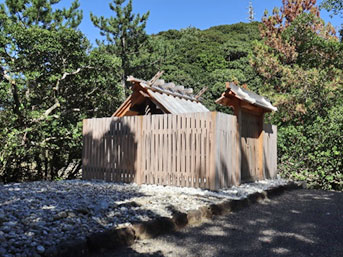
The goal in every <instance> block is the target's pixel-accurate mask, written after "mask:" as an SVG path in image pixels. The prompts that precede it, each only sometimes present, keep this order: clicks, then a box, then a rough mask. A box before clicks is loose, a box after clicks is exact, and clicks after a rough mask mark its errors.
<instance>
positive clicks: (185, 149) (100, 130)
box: [82, 112, 276, 189]
mask: <svg viewBox="0 0 343 257" xmlns="http://www.w3.org/2000/svg"><path fill="white" fill-rule="evenodd" d="M268 128H269V127H268ZM273 128H274V127H273ZM240 130H241V129H240V128H239V127H238V126H237V118H236V116H233V115H227V114H223V113H216V112H204V113H192V114H184V115H174V114H164V115H149V116H131V117H122V118H116V117H112V118H97V119H87V120H84V121H83V136H84V138H83V160H82V161H83V168H82V172H83V174H82V177H83V179H100V180H106V181H113V182H128V183H131V182H135V183H138V184H142V183H144V184H158V185H174V186H185V187H200V188H208V189H219V188H223V187H229V186H231V185H238V184H239V183H240V182H241V162H240V158H241V152H242V149H241V147H242V146H241V143H240V133H241V132H240ZM269 132H270V133H268V134H266V135H265V136H264V140H265V141H266V144H264V146H263V150H264V155H265V158H264V160H265V161H264V162H265V165H266V168H264V172H265V173H268V174H269V175H270V176H274V172H275V171H276V159H275V161H274V160H269V157H268V156H267V157H266V155H269V156H273V158H274V157H275V158H276V150H275V149H276V128H275V129H274V130H270V128H269ZM274 146H275V149H274ZM274 151H275V154H274Z"/></svg>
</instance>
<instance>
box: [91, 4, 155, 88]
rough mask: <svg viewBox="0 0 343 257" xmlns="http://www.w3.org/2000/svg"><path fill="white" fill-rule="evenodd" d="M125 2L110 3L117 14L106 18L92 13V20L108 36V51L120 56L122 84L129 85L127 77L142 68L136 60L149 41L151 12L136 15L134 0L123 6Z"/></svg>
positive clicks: (103, 34)
mask: <svg viewBox="0 0 343 257" xmlns="http://www.w3.org/2000/svg"><path fill="white" fill-rule="evenodd" d="M124 2H125V0H113V3H110V9H111V10H112V11H113V12H114V13H115V16H111V17H110V18H104V17H103V16H101V17H96V16H94V15H93V14H92V13H91V20H92V22H93V24H94V25H95V26H96V27H97V28H99V29H100V34H101V35H102V36H105V37H106V43H107V47H106V49H107V50H108V53H109V54H114V55H116V56H118V57H119V58H120V60H121V68H122V71H121V77H122V84H123V85H125V84H126V86H127V87H129V86H130V85H129V84H128V83H127V82H126V78H127V77H128V76H129V75H134V74H135V71H136V70H137V68H140V67H137V66H135V65H134V64H135V63H134V62H135V59H137V58H139V54H140V52H141V50H140V49H141V48H142V47H143V45H144V44H145V43H146V42H148V41H147V38H148V36H147V34H146V33H145V27H146V22H147V19H148V17H149V12H148V13H146V14H143V15H142V16H140V15H139V14H137V15H134V14H133V13H132V0H129V2H128V4H127V5H126V6H122V5H123V4H124ZM102 44H104V42H101V41H98V45H102Z"/></svg>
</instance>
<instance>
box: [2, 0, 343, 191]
mask: <svg viewBox="0 0 343 257" xmlns="http://www.w3.org/2000/svg"><path fill="white" fill-rule="evenodd" d="M59 2H60V1H59V0H19V1H18V0H6V1H5V2H4V3H3V4H1V5H0V59H1V64H0V72H1V78H0V180H1V181H3V182H5V183H8V182H14V181H30V180H40V179H49V180H53V179H60V178H74V177H75V176H77V174H78V172H79V170H80V167H81V162H80V159H81V153H82V120H83V119H85V118H92V117H106V116H110V115H111V114H112V113H113V112H114V111H115V110H116V109H117V108H118V106H119V105H120V103H121V102H123V100H124V99H125V95H127V94H129V92H130V89H129V85H128V84H127V83H126V77H127V76H128V75H133V76H135V77H137V78H142V79H146V80H148V79H150V78H151V77H152V76H153V75H154V74H155V73H156V72H157V71H160V70H163V71H164V75H163V79H165V80H166V81H173V82H175V83H178V84H182V85H184V86H187V87H192V88H194V90H195V93H197V92H199V91H200V90H201V89H202V88H204V87H205V86H207V87H208V90H207V91H206V92H205V94H204V95H203V96H202V99H203V103H204V104H205V105H206V106H207V107H208V108H209V109H210V110H217V111H221V112H226V113H230V110H229V109H227V108H223V107H221V106H219V105H216V104H215V103H214V101H215V100H216V99H217V98H218V97H219V96H220V95H221V93H222V92H223V90H224V85H225V82H227V81H234V82H236V83H237V84H239V85H243V84H247V85H248V87H249V89H250V90H252V91H255V92H257V93H260V94H262V95H264V96H267V97H268V98H269V99H270V100H271V101H272V102H273V104H274V105H275V106H277V107H278V109H279V111H278V112H276V113H273V114H270V115H268V116H267V117H266V119H267V120H268V122H271V123H273V124H276V125H277V126H278V167H279V170H280V173H281V174H282V176H285V177H288V178H292V179H297V180H305V181H307V183H308V185H309V186H310V187H313V188H322V189H327V190H332V189H333V190H343V174H342V171H343V134H342V132H341V131H342V130H343V43H342V36H343V33H342V30H341V31H335V30H334V28H333V27H332V26H331V25H330V24H328V23H325V22H324V21H323V20H322V19H321V17H320V15H319V8H325V9H326V10H328V11H330V12H331V13H332V15H337V16H338V17H342V15H343V1H342V0H326V1H323V2H322V3H321V6H318V5H317V3H316V0H282V2H281V1H280V8H279V9H278V8H276V9H274V10H273V12H272V13H271V14H268V13H265V15H264V17H263V19H262V21H260V22H256V21H252V22H249V23H237V24H232V25H221V26H215V27H211V28H209V29H206V30H200V29H197V28H194V27H189V28H186V29H181V30H168V31H162V32H160V33H158V34H153V35H148V34H147V33H146V31H145V28H146V24H147V23H148V22H149V13H145V14H134V13H133V11H132V2H131V1H125V0H113V2H112V3H111V4H110V9H111V11H112V13H113V15H112V16H111V17H109V18H105V17H101V16H100V17H98V16H96V15H93V14H91V20H92V22H93V24H94V26H95V27H96V28H98V29H99V32H100V34H99V35H100V36H102V37H100V36H99V39H101V40H97V45H96V47H92V46H91V44H90V43H89V40H88V39H87V38H86V36H85V35H84V34H83V33H82V32H81V31H80V30H79V25H80V22H81V21H82V12H81V10H80V8H79V7H80V5H79V2H78V1H74V2H72V4H71V5H70V6H69V7H68V8H62V9H59V8H56V5H57V4H58V3H59Z"/></svg>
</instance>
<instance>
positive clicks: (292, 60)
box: [252, 0, 343, 190]
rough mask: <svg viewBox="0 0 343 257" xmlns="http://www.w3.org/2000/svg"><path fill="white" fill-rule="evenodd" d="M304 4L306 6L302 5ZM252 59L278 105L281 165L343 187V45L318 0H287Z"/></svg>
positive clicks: (317, 183) (318, 183)
mask: <svg viewBox="0 0 343 257" xmlns="http://www.w3.org/2000/svg"><path fill="white" fill-rule="evenodd" d="M300 7H301V8H300ZM261 34H262V36H263V41H261V42H256V43H255V50H254V55H253V56H252V64H253V66H254V68H255V69H256V71H257V72H258V74H259V76H260V77H261V78H262V82H263V83H262V85H261V88H260V92H262V93H263V94H264V95H267V96H269V97H270V98H271V99H272V100H273V101H274V103H275V104H276V105H277V106H278V107H279V112H277V113H276V114H275V115H273V116H272V121H273V122H275V123H276V124H277V125H278V126H279V134H278V135H279V140H278V149H279V153H278V156H279V168H280V170H281V171H282V173H283V174H284V175H285V176H289V177H291V178H295V179H301V180H306V181H307V182H308V183H309V185H311V186H314V187H321V188H325V189H336V190H338V189H340V190H341V189H342V188H343V184H342V182H343V176H342V172H341V171H342V169H343V164H342V159H343V148H342V136H341V129H342V99H343V70H342V67H343V66H342V60H343V58H342V57H343V45H342V43H340V42H339V41H338V39H337V38H336V37H335V32H334V30H333V29H332V27H331V26H330V25H325V24H324V22H323V21H322V20H321V19H320V17H319V13H318V9H317V7H316V6H315V1H312V0H311V1H307V2H306V4H303V3H302V2H301V1H294V2H290V1H284V5H283V7H282V8H281V9H280V11H279V10H276V11H275V12H274V13H273V15H272V16H266V17H265V18H264V19H263V26H261Z"/></svg>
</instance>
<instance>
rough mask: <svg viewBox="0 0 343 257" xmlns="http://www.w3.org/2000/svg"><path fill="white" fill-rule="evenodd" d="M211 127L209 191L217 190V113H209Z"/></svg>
mask: <svg viewBox="0 0 343 257" xmlns="http://www.w3.org/2000/svg"><path fill="white" fill-rule="evenodd" d="M211 119H212V127H211V131H210V140H211V142H212V144H211V155H210V156H211V160H210V180H209V187H210V189H211V190H216V189H218V188H217V187H218V185H217V174H216V161H217V156H216V153H217V140H216V139H217V133H216V130H217V112H211Z"/></svg>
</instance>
